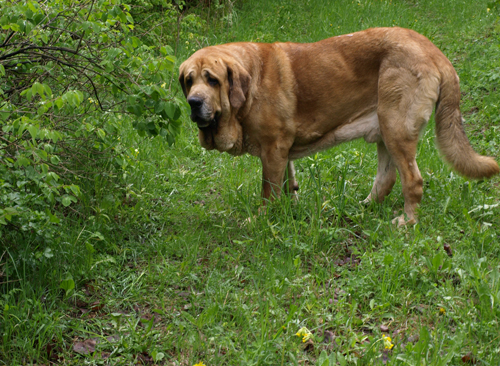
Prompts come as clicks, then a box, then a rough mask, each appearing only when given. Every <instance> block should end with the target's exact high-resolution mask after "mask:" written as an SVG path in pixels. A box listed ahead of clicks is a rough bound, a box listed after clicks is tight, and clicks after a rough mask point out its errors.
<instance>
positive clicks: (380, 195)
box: [362, 141, 396, 204]
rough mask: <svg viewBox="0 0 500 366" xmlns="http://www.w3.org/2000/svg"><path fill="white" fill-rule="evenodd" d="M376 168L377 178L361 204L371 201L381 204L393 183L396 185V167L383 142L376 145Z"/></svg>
mask: <svg viewBox="0 0 500 366" xmlns="http://www.w3.org/2000/svg"><path fill="white" fill-rule="evenodd" d="M377 154H378V167H377V176H376V177H375V182H374V183H373V188H372V190H371V192H370V194H369V195H368V197H366V199H365V200H364V201H362V203H365V204H368V203H370V202H371V201H374V202H379V203H381V202H383V201H384V198H385V196H387V195H388V194H389V193H391V190H392V187H393V186H394V183H396V165H395V164H394V162H393V161H392V157H391V155H390V154H389V152H388V151H387V147H386V146H385V143H384V142H383V141H380V142H378V143H377Z"/></svg>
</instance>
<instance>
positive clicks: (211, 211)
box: [0, 0, 500, 366]
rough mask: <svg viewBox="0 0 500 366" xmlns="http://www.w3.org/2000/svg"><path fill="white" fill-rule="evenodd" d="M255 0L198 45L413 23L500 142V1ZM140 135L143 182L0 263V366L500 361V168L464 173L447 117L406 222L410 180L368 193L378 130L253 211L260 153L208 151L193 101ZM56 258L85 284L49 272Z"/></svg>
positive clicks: (137, 165)
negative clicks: (171, 122) (55, 279)
mask: <svg viewBox="0 0 500 366" xmlns="http://www.w3.org/2000/svg"><path fill="white" fill-rule="evenodd" d="M242 3H243V4H241V5H240V4H237V7H236V8H235V9H232V11H230V12H229V13H228V16H227V17H226V21H225V23H224V25H223V26H221V27H218V28H217V29H211V30H210V31H209V30H207V33H206V34H207V35H206V36H204V37H200V38H195V39H192V40H191V41H186V42H184V43H183V44H182V47H180V48H179V52H180V56H179V59H180V60H182V59H183V58H185V57H187V56H188V54H189V53H191V52H192V51H193V49H196V48H198V47H200V46H204V45H207V44H215V43H224V42H228V41H233V40H242V41H263V42H272V41H301V42H309V41H316V40H319V39H322V38H326V37H328V36H332V35H338V34H343V33H349V32H353V31H357V30H361V29H364V28H367V27H372V26H393V25H397V26H402V27H407V28H412V29H415V30H417V31H419V32H421V33H423V34H425V35H426V36H427V37H429V38H430V39H432V40H433V41H434V42H435V43H436V44H437V45H438V46H439V47H440V48H441V49H442V50H443V51H444V52H445V54H446V55H447V56H448V57H449V58H450V59H451V60H452V61H453V63H454V64H455V66H456V69H457V71H458V73H459V76H460V78H461V86H462V90H463V98H462V100H463V106H462V110H463V112H464V115H465V117H466V120H467V121H466V126H465V127H466V130H467V133H468V135H469V137H470V139H471V141H472V143H473V145H474V147H475V149H476V150H477V151H478V152H481V153H483V154H489V155H493V156H497V157H498V147H499V145H500V136H499V134H498V132H499V131H498V120H499V117H498V116H499V106H500V103H499V99H498V94H497V89H498V87H499V80H500V65H499V64H498V61H497V60H498V59H499V56H500V48H499V46H500V31H499V30H497V29H496V17H497V15H498V14H499V13H498V10H496V9H491V10H490V11H487V4H486V2H485V1H479V2H469V1H453V0H442V1H432V0H422V1H416V0H408V1H402V2H397V1H394V2H393V1H345V0H342V1H335V2H331V1H321V0H301V1H298V0H296V1H295V0H294V1H286V2H285V1H263V0H262V1H257V0H248V1H244V2H242ZM203 16H204V15H202V17H203ZM122 134H123V135H122V139H123V140H124V143H125V144H129V145H130V147H131V149H133V150H134V151H135V149H137V151H136V153H135V154H136V156H135V157H134V162H133V164H130V166H129V168H128V170H126V171H124V172H123V174H124V179H125V181H126V182H127V184H128V185H127V186H126V188H123V187H117V189H123V190H124V197H125V199H124V201H123V202H122V203H120V204H118V205H110V204H108V205H106V204H102V202H105V201H106V194H105V192H103V194H102V197H101V198H100V203H99V204H96V210H95V215H94V216H91V217H88V218H85V219H79V220H77V219H75V221H74V237H73V239H72V240H69V241H68V242H63V243H58V244H57V246H54V248H53V253H56V254H57V255H55V256H54V255H53V254H51V253H50V252H49V253H47V252H43V253H38V254H37V253H36V252H35V253H32V254H29V253H27V254H26V257H27V258H31V259H30V260H31V261H30V260H27V261H25V262H24V263H13V262H12V261H10V262H9V258H8V255H4V258H3V259H2V260H0V262H2V263H4V266H3V267H2V268H3V270H4V271H11V272H16V274H17V275H18V277H19V278H21V279H22V281H20V283H17V282H16V283H14V284H3V285H2V286H3V287H2V300H1V301H2V302H1V304H2V308H3V315H2V318H1V319H2V322H3V327H2V331H3V334H2V342H1V345H0V364H6V365H7V364H9V365H12V364H44V363H45V364H47V363H49V362H54V363H59V364H71V365H80V364H89V365H94V364H96V365H98V364H110V365H111V364H112V365H130V364H154V363H156V364H166V365H194V364H196V363H199V362H204V363H205V364H206V365H207V366H209V365H321V366H324V365H337V364H339V365H354V364H357V365H373V364H384V363H387V364H390V365H418V366H420V365H461V364H473V363H478V364H481V365H498V364H499V363H500V356H499V353H500V348H499V346H498V345H499V344H500V326H499V324H498V320H499V316H500V305H499V304H500V267H499V265H500V260H499V254H500V245H499V239H500V237H499V234H500V219H499V217H500V215H499V214H500V203H499V200H498V197H499V193H500V192H499V189H498V185H499V179H498V178H494V179H493V180H491V181H482V182H473V181H466V180H464V179H463V178H461V177H459V176H457V175H456V174H455V173H453V172H452V171H451V170H450V169H449V168H448V167H447V166H446V165H445V164H444V163H443V162H442V161H441V160H440V158H439V155H438V153H437V151H436V149H435V147H434V131H433V125H432V122H431V123H430V124H429V127H428V129H427V130H426V132H425V134H424V136H423V138H422V140H421V143H420V145H419V153H418V158H417V159H418V162H419V166H420V170H421V172H422V175H423V177H424V182H425V188H424V199H423V202H422V205H421V209H420V212H419V216H420V223H419V224H417V225H415V226H413V227H408V228H403V229H397V228H395V227H394V226H393V225H392V224H391V223H390V220H391V219H392V218H393V217H395V216H396V215H397V214H399V213H400V212H401V210H402V205H403V201H402V197H401V187H400V185H399V184H397V185H396V187H395V189H394V191H393V193H392V194H391V195H390V196H389V197H388V198H387V199H386V201H385V202H384V204H382V205H372V206H370V207H364V206H362V205H360V204H358V202H359V201H360V200H362V199H364V198H365V197H366V195H367V194H368V192H369V190H370V188H371V185H372V183H373V178H374V176H375V173H376V151H375V146H372V145H368V144H366V143H364V142H361V141H355V142H352V143H349V144H344V145H341V146H338V147H336V148H333V149H331V150H329V151H327V152H323V153H320V154H316V155H314V156H311V157H309V158H304V159H301V160H299V161H297V163H296V167H297V175H298V179H299V184H300V186H301V191H300V199H299V201H298V202H297V203H293V202H291V201H290V200H289V199H288V198H287V197H283V198H281V199H279V200H278V201H276V202H274V203H273V204H272V205H271V206H272V207H271V209H270V211H269V213H268V214H267V215H261V216H258V217H257V218H256V220H254V221H252V222H251V223H248V222H247V221H246V219H247V218H248V217H249V215H253V214H255V213H256V211H257V207H258V205H259V203H260V177H261V172H260V164H259V162H258V160H257V159H255V158H251V157H249V156H242V157H236V158H235V157H231V156H229V155H226V154H218V153H215V152H207V151H204V150H203V149H202V148H201V147H200V146H199V144H198V142H197V138H196V128H195V126H193V124H192V123H191V122H190V121H189V120H188V118H186V121H185V126H184V129H183V131H182V133H181V135H180V136H179V138H178V141H177V142H176V144H175V146H173V147H168V146H166V145H165V144H164V143H163V142H162V141H160V140H158V139H149V140H145V139H141V138H138V137H137V136H136V135H135V133H134V132H133V131H132V130H131V129H130V128H127V127H126V128H124V130H123V131H122ZM102 179H103V180H105V178H102ZM96 182H98V181H97V180H96ZM96 184H99V183H96ZM94 188H95V187H94ZM96 191H99V189H96ZM97 208H98V209H97ZM0 254H1V253H0ZM4 254H5V253H4ZM31 267H36V271H35V270H30V268H31ZM61 268H64V269H61ZM52 271H54V272H55V271H61V273H63V272H64V274H65V275H66V273H67V275H68V276H69V275H71V276H72V277H73V278H74V279H75V280H76V288H75V289H71V288H67V291H63V290H64V287H65V283H64V282H63V283H47V281H46V280H45V278H46V277H50V276H49V274H50V273H51V272H52ZM23 273H30V274H31V273H35V275H23ZM61 287H63V289H61ZM303 327H306V328H307V331H305V330H303V331H302V333H303V334H306V337H305V339H304V336H303V335H302V336H300V337H299V336H297V335H296V333H297V332H298V331H299V329H301V328H303ZM384 337H390V340H389V339H388V338H384ZM304 340H305V342H303V341H304ZM390 344H392V345H393V346H390ZM385 346H387V347H385Z"/></svg>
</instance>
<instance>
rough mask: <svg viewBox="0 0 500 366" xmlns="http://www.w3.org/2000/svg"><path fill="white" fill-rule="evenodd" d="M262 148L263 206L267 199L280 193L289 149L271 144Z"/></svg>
mask: <svg viewBox="0 0 500 366" xmlns="http://www.w3.org/2000/svg"><path fill="white" fill-rule="evenodd" d="M263 150H264V151H262V153H261V157H260V159H261V161H262V199H263V205H264V206H265V205H266V202H267V201H268V200H272V199H274V198H275V197H279V196H280V194H281V187H282V186H283V177H284V175H285V170H286V168H287V165H288V150H289V149H287V148H282V147H279V146H277V145H274V144H273V145H272V146H270V147H268V148H267V149H263Z"/></svg>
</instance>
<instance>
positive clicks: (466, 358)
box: [462, 352, 477, 365]
mask: <svg viewBox="0 0 500 366" xmlns="http://www.w3.org/2000/svg"><path fill="white" fill-rule="evenodd" d="M462 362H463V363H468V364H470V365H475V364H476V363H477V360H476V359H475V358H474V355H473V354H472V352H469V353H467V354H466V355H465V356H463V357H462Z"/></svg>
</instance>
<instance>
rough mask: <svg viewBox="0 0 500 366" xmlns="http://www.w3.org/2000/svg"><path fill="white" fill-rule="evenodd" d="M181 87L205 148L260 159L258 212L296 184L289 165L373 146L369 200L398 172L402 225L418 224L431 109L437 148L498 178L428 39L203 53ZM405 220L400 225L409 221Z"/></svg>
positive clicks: (188, 66)
mask: <svg viewBox="0 0 500 366" xmlns="http://www.w3.org/2000/svg"><path fill="white" fill-rule="evenodd" d="M179 81H180V83H181V85H182V89H183V91H184V94H185V95H186V98H187V101H188V103H189V105H190V106H191V119H192V120H193V121H194V122H196V124H197V125H198V127H199V140H200V143H201V145H202V146H203V147H205V148H206V149H217V150H219V151H226V152H228V153H230V154H233V155H240V154H243V153H249V154H251V155H255V156H258V157H259V158H260V159H261V161H262V170H263V192H262V195H263V198H264V204H265V202H266V200H267V199H269V198H271V197H272V193H273V192H275V193H276V194H278V195H279V194H280V191H281V187H282V185H283V179H284V175H285V170H287V169H288V177H289V183H290V184H288V187H289V188H288V189H289V190H290V193H293V192H294V191H295V189H296V188H297V187H298V185H297V182H296V180H295V170H294V167H293V160H295V159H298V158H301V157H303V156H306V155H309V154H312V153H315V152H317V151H320V150H324V149H328V148H330V147H332V146H334V145H337V144H339V143H341V142H345V141H350V140H353V139H357V138H361V137H362V138H364V139H365V140H366V141H367V142H372V143H376V144H377V152H378V170H377V176H376V178H375V182H374V184H373V188H372V190H371V193H370V194H369V195H368V197H367V198H366V200H365V201H366V202H369V201H371V200H375V201H378V202H381V201H382V200H383V199H384V197H385V196H386V195H387V194H389V192H390V191H391V189H392V187H393V185H394V182H395V181H396V171H397V172H399V175H400V178H401V183H402V186H403V195H404V201H405V207H404V214H403V215H401V216H400V217H398V218H396V222H397V223H398V224H399V225H403V224H409V223H414V222H416V217H415V209H416V207H417V205H418V204H419V203H420V201H421V199H422V193H423V189H422V185H423V182H422V176H421V175H420V171H419V169H418V166H417V162H416V160H415V157H416V151H417V143H418V138H419V135H420V133H421V132H422V130H423V129H424V127H425V125H426V123H427V121H428V120H429V118H430V116H431V114H432V112H433V110H434V109H435V112H436V114H435V117H436V135H437V145H438V147H439V149H440V151H441V153H442V155H443V156H444V158H445V159H446V160H447V162H448V163H449V164H450V165H451V166H452V167H453V168H454V169H455V170H456V171H458V172H459V173H460V174H462V175H464V176H467V177H470V178H476V179H479V178H484V177H491V176H492V175H494V174H497V173H498V172H499V167H498V164H497V163H496V162H495V160H494V159H493V158H490V157H485V156H481V155H478V154H477V153H476V152H475V151H474V150H473V149H472V147H471V146H470V143H469V140H468V139H467V137H466V135H465V133H464V129H463V126H462V115H461V113H460V109H459V104H460V88H459V80H458V76H457V73H456V72H455V70H454V69H453V66H452V65H451V63H450V61H449V60H448V59H447V58H446V57H445V56H444V55H443V53H442V52H441V51H440V50H439V49H438V48H437V47H436V46H434V45H433V44H432V43H431V42H430V41H429V40H428V39H427V38H425V37H424V36H422V35H420V34H418V33H416V32H414V31H412V30H408V29H402V28H373V29H368V30H365V31H362V32H357V33H353V34H346V35H342V36H338V37H332V38H329V39H325V40H323V41H319V42H316V43H309V44H299V43H273V44H264V43H230V44H224V45H219V46H212V47H207V48H203V49H201V50H199V51H197V52H195V53H194V54H193V55H192V56H191V57H190V58H189V59H187V60H186V61H185V62H184V63H183V64H182V65H181V66H180V77H179ZM405 215H406V217H405Z"/></svg>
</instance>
